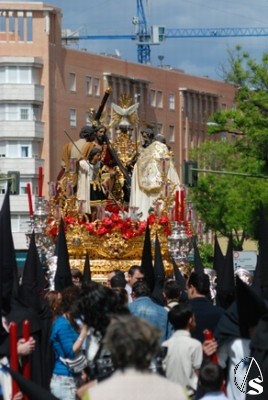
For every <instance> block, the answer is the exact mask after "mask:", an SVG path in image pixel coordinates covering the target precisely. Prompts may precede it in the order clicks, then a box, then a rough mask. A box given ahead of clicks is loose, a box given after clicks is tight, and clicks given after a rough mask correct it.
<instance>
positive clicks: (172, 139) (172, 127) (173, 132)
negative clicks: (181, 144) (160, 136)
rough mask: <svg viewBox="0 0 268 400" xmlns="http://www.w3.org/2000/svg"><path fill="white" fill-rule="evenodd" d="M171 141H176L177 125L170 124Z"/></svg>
mask: <svg viewBox="0 0 268 400" xmlns="http://www.w3.org/2000/svg"><path fill="white" fill-rule="evenodd" d="M168 129H169V142H170V143H174V142H175V127H174V125H169V127H168Z"/></svg>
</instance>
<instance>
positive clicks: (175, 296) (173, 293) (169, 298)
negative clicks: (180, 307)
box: [163, 279, 181, 311]
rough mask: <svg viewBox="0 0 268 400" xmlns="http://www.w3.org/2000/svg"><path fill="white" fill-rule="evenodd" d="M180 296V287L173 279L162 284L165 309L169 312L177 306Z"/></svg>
mask: <svg viewBox="0 0 268 400" xmlns="http://www.w3.org/2000/svg"><path fill="white" fill-rule="evenodd" d="M180 295H181V287H180V284H179V282H178V281H175V279H168V280H167V281H165V283H164V289H163V296H164V298H165V300H166V306H165V309H166V310H167V311H169V310H171V309H172V308H173V307H174V306H176V305H177V304H179V299H180Z"/></svg>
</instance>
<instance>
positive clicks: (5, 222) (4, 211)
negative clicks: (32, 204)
mask: <svg viewBox="0 0 268 400" xmlns="http://www.w3.org/2000/svg"><path fill="white" fill-rule="evenodd" d="M0 238H1V240H0V293H1V309H2V308H3V309H5V310H6V311H9V309H10V301H11V298H12V297H15V296H17V294H18V287H19V281H18V269H17V262H16V253H15V248H14V242H13V236H12V230H11V213H10V185H8V187H7V192H6V194H5V197H4V201H3V204H2V208H1V211H0Z"/></svg>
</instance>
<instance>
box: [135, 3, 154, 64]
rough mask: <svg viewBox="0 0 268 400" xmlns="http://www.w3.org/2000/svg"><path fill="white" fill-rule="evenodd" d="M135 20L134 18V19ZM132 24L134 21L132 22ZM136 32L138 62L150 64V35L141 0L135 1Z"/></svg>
mask: <svg viewBox="0 0 268 400" xmlns="http://www.w3.org/2000/svg"><path fill="white" fill-rule="evenodd" d="M134 18H135V17H134ZM133 22H134V21H133ZM136 22H137V24H136V26H137V32H136V38H135V40H136V43H137V53H138V62H139V63H141V64H150V62H151V48H150V45H149V42H150V38H151V34H150V31H149V30H148V25H147V21H146V15H145V11H144V7H143V2H142V0H137V21H136Z"/></svg>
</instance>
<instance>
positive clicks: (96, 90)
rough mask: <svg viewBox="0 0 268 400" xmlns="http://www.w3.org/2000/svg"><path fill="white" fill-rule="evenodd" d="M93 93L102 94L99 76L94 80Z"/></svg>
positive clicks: (95, 94)
mask: <svg viewBox="0 0 268 400" xmlns="http://www.w3.org/2000/svg"><path fill="white" fill-rule="evenodd" d="M93 94H94V96H99V95H100V80H99V78H94V80H93Z"/></svg>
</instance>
